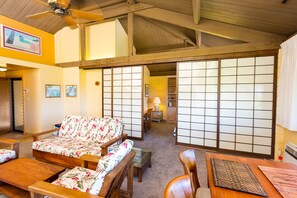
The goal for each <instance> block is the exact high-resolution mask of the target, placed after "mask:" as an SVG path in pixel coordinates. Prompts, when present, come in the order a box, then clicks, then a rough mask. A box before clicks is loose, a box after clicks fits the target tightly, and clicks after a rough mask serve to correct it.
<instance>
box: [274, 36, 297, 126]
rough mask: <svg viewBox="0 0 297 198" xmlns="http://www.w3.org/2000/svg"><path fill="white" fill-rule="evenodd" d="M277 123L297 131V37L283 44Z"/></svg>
mask: <svg viewBox="0 0 297 198" xmlns="http://www.w3.org/2000/svg"><path fill="white" fill-rule="evenodd" d="M281 48H282V65H281V74H280V79H279V91H278V115H277V123H278V124H279V125H281V126H283V127H285V128H287V129H289V130H292V131H297V119H296V118H297V35H295V36H294V37H292V38H291V39H289V40H287V41H286V42H284V43H282V44H281Z"/></svg>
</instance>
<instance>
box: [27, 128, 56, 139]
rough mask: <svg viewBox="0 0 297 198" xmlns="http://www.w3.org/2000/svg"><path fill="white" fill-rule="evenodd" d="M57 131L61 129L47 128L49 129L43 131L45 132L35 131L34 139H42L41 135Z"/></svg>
mask: <svg viewBox="0 0 297 198" xmlns="http://www.w3.org/2000/svg"><path fill="white" fill-rule="evenodd" d="M55 131H59V129H51V130H47V131H43V132H39V133H35V134H32V136H33V141H38V140H40V139H41V137H40V136H43V135H47V134H49V133H53V132H55Z"/></svg>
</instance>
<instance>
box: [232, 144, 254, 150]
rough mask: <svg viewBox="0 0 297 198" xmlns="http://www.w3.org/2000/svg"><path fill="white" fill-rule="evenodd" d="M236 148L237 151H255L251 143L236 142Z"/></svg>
mask: <svg viewBox="0 0 297 198" xmlns="http://www.w3.org/2000/svg"><path fill="white" fill-rule="evenodd" d="M236 150H237V151H245V152H252V151H253V146H252V145H249V144H240V143H236Z"/></svg>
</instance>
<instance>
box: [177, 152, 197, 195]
mask: <svg viewBox="0 0 297 198" xmlns="http://www.w3.org/2000/svg"><path fill="white" fill-rule="evenodd" d="M178 159H179V160H180V162H181V163H182V165H183V168H184V173H185V174H186V175H189V177H190V179H191V186H192V191H193V195H195V194H196V191H197V189H198V188H199V187H200V184H199V181H198V173H197V167H196V158H195V152H194V150H185V151H180V152H179V154H178Z"/></svg>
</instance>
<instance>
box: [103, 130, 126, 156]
mask: <svg viewBox="0 0 297 198" xmlns="http://www.w3.org/2000/svg"><path fill="white" fill-rule="evenodd" d="M126 139H127V134H122V135H121V136H118V137H116V138H114V139H112V140H109V141H108V142H105V143H104V144H102V145H101V146H100V147H101V155H102V156H104V155H106V154H107V149H108V147H109V146H111V145H113V144H114V143H116V142H118V141H120V140H122V141H125V140H126Z"/></svg>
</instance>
